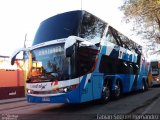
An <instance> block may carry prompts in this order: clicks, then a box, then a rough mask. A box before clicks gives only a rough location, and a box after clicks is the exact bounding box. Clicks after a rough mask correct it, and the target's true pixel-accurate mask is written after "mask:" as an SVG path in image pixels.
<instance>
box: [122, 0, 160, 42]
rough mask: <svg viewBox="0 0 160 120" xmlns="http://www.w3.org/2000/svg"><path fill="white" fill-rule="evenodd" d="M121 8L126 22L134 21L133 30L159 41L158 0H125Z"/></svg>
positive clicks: (159, 5)
mask: <svg viewBox="0 0 160 120" xmlns="http://www.w3.org/2000/svg"><path fill="white" fill-rule="evenodd" d="M121 10H123V11H124V14H125V20H126V22H130V21H134V23H135V27H134V29H133V30H134V31H136V33H137V34H141V35H143V37H144V38H145V39H149V40H152V41H156V42H158V43H160V0H125V2H124V4H123V6H121Z"/></svg>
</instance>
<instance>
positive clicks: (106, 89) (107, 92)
mask: <svg viewBox="0 0 160 120" xmlns="http://www.w3.org/2000/svg"><path fill="white" fill-rule="evenodd" d="M109 98H110V89H109V87H108V86H104V87H103V99H104V100H105V101H107V100H109Z"/></svg>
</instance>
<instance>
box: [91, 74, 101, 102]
mask: <svg viewBox="0 0 160 120" xmlns="http://www.w3.org/2000/svg"><path fill="white" fill-rule="evenodd" d="M91 80H92V81H93V82H92V86H93V99H100V98H101V96H102V95H101V93H102V88H103V82H104V78H103V74H102V73H94V74H93V75H92V79H91Z"/></svg>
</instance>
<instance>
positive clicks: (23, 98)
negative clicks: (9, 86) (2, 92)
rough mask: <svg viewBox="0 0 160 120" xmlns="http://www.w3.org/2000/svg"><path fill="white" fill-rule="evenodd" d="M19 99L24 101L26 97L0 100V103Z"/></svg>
mask: <svg viewBox="0 0 160 120" xmlns="http://www.w3.org/2000/svg"><path fill="white" fill-rule="evenodd" d="M19 101H26V97H22V98H12V99H4V100H0V104H7V103H12V102H19Z"/></svg>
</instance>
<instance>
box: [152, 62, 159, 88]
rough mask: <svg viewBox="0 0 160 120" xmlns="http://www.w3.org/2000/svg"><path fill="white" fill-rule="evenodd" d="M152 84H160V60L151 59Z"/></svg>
mask: <svg viewBox="0 0 160 120" xmlns="http://www.w3.org/2000/svg"><path fill="white" fill-rule="evenodd" d="M151 73H152V85H153V86H154V85H160V62H159V61H158V60H155V61H153V60H152V61H151Z"/></svg>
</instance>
